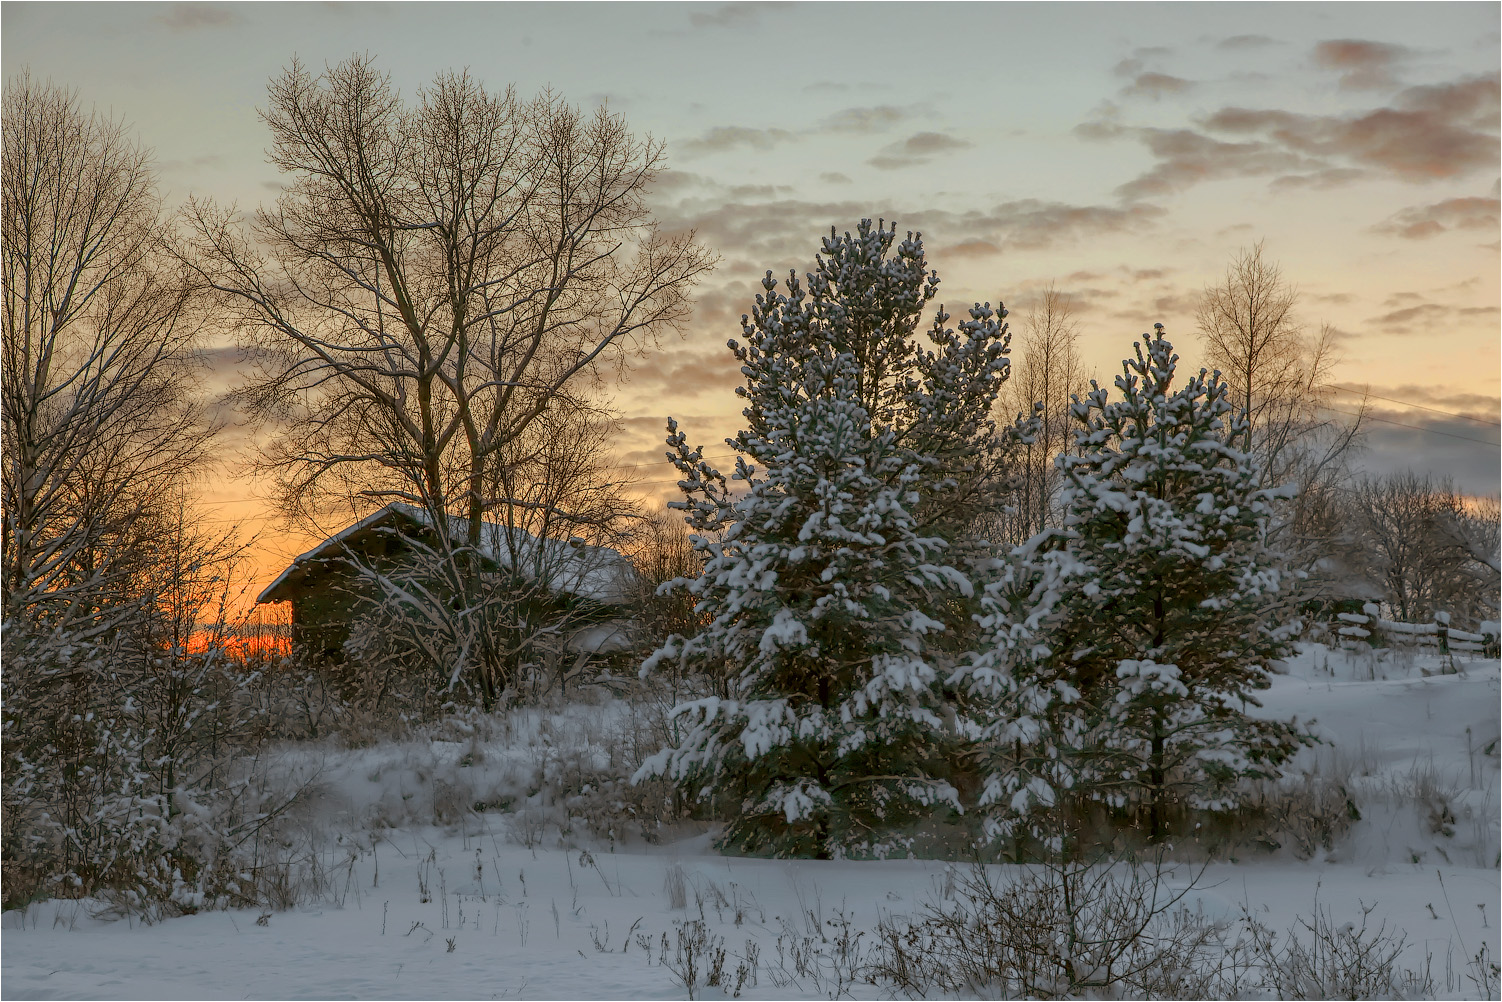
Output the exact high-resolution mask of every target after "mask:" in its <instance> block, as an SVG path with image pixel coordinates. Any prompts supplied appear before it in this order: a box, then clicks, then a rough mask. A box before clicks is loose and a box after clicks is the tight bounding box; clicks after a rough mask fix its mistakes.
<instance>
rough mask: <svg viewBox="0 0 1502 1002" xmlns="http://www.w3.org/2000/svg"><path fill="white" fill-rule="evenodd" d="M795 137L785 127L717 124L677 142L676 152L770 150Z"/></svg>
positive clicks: (699, 154) (697, 154) (691, 154)
mask: <svg viewBox="0 0 1502 1002" xmlns="http://www.w3.org/2000/svg"><path fill="white" fill-rule="evenodd" d="M796 138H797V137H796V136H795V135H794V134H793V133H791V132H788V131H787V130H786V129H750V128H747V127H745V126H743V125H717V126H715V127H714V128H712V129H710V130H709V131H708V132H706V133H704V135H702V136H698V137H696V138H693V139H685V140H683V141H682V142H680V143H679V144H678V147H677V148H678V152H679V153H682V154H683V155H685V156H703V155H705V154H709V153H724V152H726V151H729V150H736V149H751V150H757V151H762V152H764V151H766V150H770V149H771V148H772V147H774V146H776V145H777V144H779V143H786V142H791V141H792V140H794V139H796Z"/></svg>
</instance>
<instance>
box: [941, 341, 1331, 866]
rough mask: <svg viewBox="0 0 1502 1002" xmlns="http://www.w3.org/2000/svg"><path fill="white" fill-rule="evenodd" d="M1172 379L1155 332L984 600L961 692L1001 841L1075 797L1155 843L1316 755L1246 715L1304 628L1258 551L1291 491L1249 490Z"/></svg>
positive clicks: (1095, 393)
mask: <svg viewBox="0 0 1502 1002" xmlns="http://www.w3.org/2000/svg"><path fill="white" fill-rule="evenodd" d="M1177 364H1178V356H1177V355H1175V354H1173V346H1172V345H1171V344H1170V343H1169V342H1168V341H1167V339H1166V338H1165V337H1164V336H1163V328H1162V325H1157V326H1156V332H1155V333H1154V334H1152V335H1148V337H1147V343H1146V346H1145V348H1144V346H1143V345H1142V344H1138V345H1136V358H1135V360H1131V359H1129V360H1127V361H1125V362H1124V363H1123V367H1122V368H1123V374H1122V375H1121V376H1119V377H1117V379H1116V387H1117V389H1118V391H1119V393H1120V397H1121V398H1120V399H1119V400H1117V401H1114V402H1112V401H1108V393H1107V391H1106V390H1105V389H1103V388H1101V387H1100V386H1099V385H1097V384H1094V383H1092V384H1091V391H1090V392H1089V393H1088V394H1086V395H1085V396H1084V398H1083V399H1076V401H1075V403H1074V405H1073V407H1072V414H1073V417H1074V419H1075V420H1076V422H1077V423H1078V425H1079V427H1078V428H1077V430H1076V433H1075V449H1074V450H1073V453H1074V454H1064V455H1061V456H1060V457H1059V458H1058V461H1057V462H1058V465H1059V468H1060V470H1061V472H1062V473H1063V476H1064V478H1065V480H1066V487H1065V490H1064V505H1065V508H1066V511H1067V515H1066V518H1065V522H1064V526H1063V528H1062V529H1061V530H1057V531H1055V530H1049V531H1047V532H1045V533H1043V534H1040V535H1039V536H1037V537H1035V538H1034V539H1033V540H1032V541H1030V542H1029V543H1028V544H1026V545H1025V546H1023V547H1020V548H1019V549H1018V551H1017V553H1016V564H1015V567H1014V568H1013V570H1012V572H1011V573H1010V574H1009V575H1007V576H1004V577H1002V578H1000V579H999V580H998V581H996V582H995V583H993V584H992V585H991V586H990V588H988V590H987V592H986V595H985V596H984V598H983V601H982V604H983V606H984V611H985V619H984V623H985V626H986V627H987V630H988V645H989V646H988V649H987V650H986V652H985V654H984V655H983V656H980V657H977V658H976V659H975V661H974V663H973V664H972V665H970V666H968V667H967V668H966V669H965V670H963V671H962V672H961V676H962V677H964V678H965V679H966V680H967V683H968V684H967V689H968V690H969V691H970V692H971V693H973V694H975V695H976V696H979V697H980V698H982V699H984V700H989V702H990V706H991V708H992V711H993V714H994V715H993V716H992V717H991V719H990V720H989V721H988V722H987V723H986V726H985V729H984V731H983V740H984V743H985V745H986V747H987V748H988V752H989V757H990V762H989V769H988V780H987V783H986V785H985V788H984V790H983V794H982V800H983V802H984V803H986V804H989V805H994V806H996V807H997V808H999V809H1000V811H999V813H1000V815H1001V817H1002V821H1003V824H1002V825H1001V830H1002V831H1003V832H1004V831H1006V830H1007V827H1008V826H1007V824H1006V823H1005V822H1006V821H1007V820H1009V819H1010V820H1015V819H1016V818H1017V817H1019V816H1020V815H1022V814H1025V813H1026V812H1027V811H1029V810H1031V809H1035V808H1038V807H1049V806H1052V805H1055V804H1057V803H1060V802H1061V801H1063V800H1064V799H1065V798H1066V797H1069V796H1072V795H1083V796H1086V797H1089V798H1091V799H1096V800H1101V801H1104V802H1106V803H1108V804H1110V805H1112V806H1115V807H1131V808H1142V807H1145V808H1146V818H1145V821H1146V824H1147V828H1148V834H1149V836H1150V837H1151V838H1152V839H1154V840H1156V839H1160V838H1161V837H1162V836H1163V835H1164V834H1165V833H1166V825H1167V821H1168V817H1167V812H1168V811H1169V810H1170V808H1171V807H1173V806H1176V805H1186V806H1190V807H1196V808H1210V809H1224V808H1228V807H1230V806H1232V805H1233V804H1234V797H1235V788H1236V785H1237V783H1238V782H1239V781H1240V780H1243V779H1247V778H1256V777H1272V776H1276V775H1277V774H1278V768H1279V766H1280V765H1281V764H1282V763H1283V762H1285V761H1287V759H1288V758H1289V757H1290V756H1291V755H1292V754H1293V752H1294V751H1295V750H1296V749H1297V748H1298V747H1299V746H1300V745H1301V744H1304V743H1308V742H1309V741H1311V740H1312V739H1311V738H1310V737H1309V736H1308V735H1307V734H1306V733H1305V732H1303V731H1302V730H1300V729H1299V727H1298V726H1297V723H1296V722H1282V721H1269V720H1259V719H1254V718H1252V717H1250V716H1248V715H1247V712H1246V711H1247V709H1248V707H1251V706H1257V705H1259V704H1258V703H1257V700H1256V698H1255V696H1254V693H1255V692H1256V691H1257V690H1261V689H1265V688H1267V686H1268V673H1269V671H1270V670H1271V663H1272V662H1273V661H1275V660H1277V659H1279V658H1281V657H1284V656H1286V655H1287V654H1289V653H1290V652H1291V647H1290V644H1291V640H1292V638H1293V636H1294V635H1295V634H1296V632H1297V629H1298V623H1297V621H1296V620H1295V619H1293V618H1292V615H1291V608H1292V604H1293V603H1292V594H1291V593H1292V590H1293V584H1294V578H1293V576H1292V575H1290V574H1289V573H1288V572H1287V571H1286V570H1284V569H1283V567H1282V566H1281V561H1280V559H1279V558H1278V556H1277V554H1275V553H1273V552H1271V551H1270V550H1269V548H1268V546H1267V542H1266V537H1267V533H1268V529H1269V524H1270V522H1271V521H1272V519H1273V516H1274V511H1275V506H1276V505H1277V504H1278V502H1279V501H1280V500H1281V499H1283V498H1286V497H1287V495H1288V491H1287V490H1286V489H1280V488H1263V487H1259V485H1258V483H1259V476H1258V471H1257V469H1256V467H1255V465H1254V463H1253V462H1252V460H1251V458H1250V457H1249V456H1248V455H1247V454H1246V453H1245V452H1244V451H1241V449H1239V448H1238V444H1237V443H1240V442H1243V441H1244V439H1245V428H1246V425H1245V420H1246V419H1245V416H1244V414H1243V415H1238V414H1235V413H1234V412H1233V407H1232V404H1231V402H1230V400H1229V394H1228V387H1227V385H1226V383H1225V382H1224V381H1222V379H1221V378H1220V374H1219V373H1216V374H1214V375H1211V376H1207V374H1206V373H1205V372H1204V371H1203V370H1201V371H1200V373H1199V374H1198V375H1197V376H1195V377H1193V378H1190V379H1189V380H1187V381H1186V382H1184V383H1183V385H1182V386H1180V387H1177V388H1175V387H1174V385H1173V382H1174V377H1175V371H1176V367H1177Z"/></svg>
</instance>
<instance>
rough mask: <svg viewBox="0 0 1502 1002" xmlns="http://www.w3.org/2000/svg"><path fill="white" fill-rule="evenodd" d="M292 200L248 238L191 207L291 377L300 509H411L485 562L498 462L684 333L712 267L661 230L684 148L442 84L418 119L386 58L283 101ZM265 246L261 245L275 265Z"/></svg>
mask: <svg viewBox="0 0 1502 1002" xmlns="http://www.w3.org/2000/svg"><path fill="white" fill-rule="evenodd" d="M262 119H263V120H264V121H265V122H266V124H267V125H268V126H269V127H270V129H271V133H272V148H271V159H272V162H273V163H275V164H276V165H277V167H278V168H280V169H281V170H282V171H283V172H284V173H285V174H287V175H289V177H290V180H291V183H290V186H289V188H288V189H287V190H286V192H285V193H284V194H283V195H282V197H281V198H280V200H279V201H278V203H277V205H276V207H275V208H273V209H269V210H262V211H260V212H259V213H258V214H257V216H256V220H255V224H254V226H253V227H252V231H251V234H250V235H246V234H245V233H244V232H242V231H241V230H239V229H238V228H237V227H235V226H234V225H232V221H231V214H230V213H228V212H224V211H220V210H217V209H215V208H214V207H213V206H211V205H206V204H198V205H195V206H194V207H193V215H194V219H195V222H196V229H197V231H198V234H199V237H200V240H201V243H202V245H203V249H204V250H205V251H207V252H208V254H207V255H206V259H207V260H209V261H211V262H212V264H210V265H206V266H205V267H204V268H203V269H202V272H201V273H202V275H203V277H204V278H205V279H207V280H208V282H209V284H210V285H211V286H212V287H213V288H214V289H215V290H217V291H218V292H219V293H220V294H221V295H222V296H223V298H224V301H225V303H226V305H227V306H229V307H230V309H231V310H232V316H233V319H235V320H236V321H238V322H239V323H240V325H241V327H242V329H243V330H245V331H246V332H247V334H248V335H249V336H250V337H251V339H252V341H253V343H254V345H255V346H256V347H258V348H260V349H261V350H263V351H264V352H267V353H268V355H267V357H268V358H270V359H272V360H273V363H272V364H269V365H268V367H267V368H266V369H265V371H264V372H263V374H262V378H261V379H259V381H257V382H256V383H255V385H254V386H253V387H252V388H251V391H250V396H251V399H252V400H253V402H254V403H255V404H256V405H257V406H258V407H259V409H260V412H261V413H262V414H278V415H281V416H284V417H287V416H290V417H291V418H292V419H293V420H292V421H291V422H290V424H289V427H290V429H291V430H290V431H289V432H288V433H287V434H284V435H283V436H282V437H281V438H280V439H279V441H278V444H277V446H276V447H275V448H274V449H273V451H272V452H271V453H270V455H269V456H268V457H267V465H268V466H269V467H270V468H271V469H273V470H275V471H276V472H277V473H278V475H279V482H280V488H281V496H282V500H283V502H284V504H285V506H286V508H287V509H288V510H289V511H291V512H298V513H303V512H317V511H319V510H321V509H322V508H325V507H327V506H328V504H329V503H331V502H332V503H339V502H342V501H344V500H345V499H347V498H349V497H350V496H351V495H354V496H357V497H361V498H364V499H365V503H366V504H370V503H371V502H375V503H379V502H381V501H389V500H396V499H400V500H403V501H406V502H408V503H411V504H415V505H419V506H421V507H424V508H426V509H427V510H429V511H431V512H432V513H433V514H434V515H435V517H436V518H437V520H438V522H439V524H440V525H442V524H443V523H444V520H445V518H446V516H447V515H448V514H450V513H452V514H456V515H461V516H462V517H465V518H466V519H467V520H468V521H467V525H468V526H469V530H468V531H469V536H470V538H469V539H468V540H466V541H465V542H467V543H468V545H471V546H474V545H476V544H477V543H478V539H479V537H478V533H479V531H480V529H479V527H480V525H481V521H482V516H483V515H485V514H486V513H487V512H490V511H492V510H494V509H496V508H497V507H500V506H503V505H504V504H505V503H507V501H508V499H507V498H506V497H504V496H498V495H496V494H494V493H492V490H491V489H492V488H494V487H495V486H496V483H497V480H496V478H495V477H494V476H493V471H492V469H491V468H492V466H494V465H495V464H498V463H499V464H502V465H504V463H505V462H506V460H505V458H504V454H505V453H506V451H507V450H508V449H510V448H511V443H513V442H514V441H516V440H517V439H519V438H520V437H522V436H523V433H524V432H525V431H526V430H527V428H528V427H529V426H530V425H531V424H532V423H533V422H534V421H537V420H538V419H539V418H540V417H541V415H543V413H544V412H545V411H546V410H547V409H548V407H549V406H550V405H551V403H552V402H553V401H554V400H555V399H557V398H559V397H561V396H565V395H569V394H575V395H577V394H579V393H580V390H581V388H582V387H586V386H587V385H588V384H590V383H591V381H592V380H594V379H595V378H597V377H598V375H599V372H600V367H601V366H602V365H604V364H606V363H611V362H616V363H618V362H620V361H622V360H623V359H624V358H625V357H626V356H628V355H629V354H631V353H632V352H634V351H638V350H640V349H642V348H643V347H645V346H646V345H648V344H650V343H651V342H652V340H653V339H654V338H655V337H656V336H657V335H658V334H660V332H661V331H663V330H665V329H669V328H673V327H675V326H677V325H678V324H680V323H681V322H682V321H683V320H684V318H685V317H686V315H687V311H688V307H689V301H688V298H687V293H688V291H689V289H690V288H691V286H692V285H693V283H694V282H695V281H696V279H697V278H698V276H699V275H700V274H702V273H703V272H704V271H706V270H707V269H708V268H709V267H710V266H711V265H712V263H713V262H712V260H711V258H710V255H708V254H707V253H706V252H705V250H704V249H703V248H702V247H701V246H700V245H699V244H698V243H696V242H695V241H694V239H693V237H692V235H691V234H689V235H678V236H665V235H663V234H661V233H659V232H658V230H657V229H656V227H655V225H654V224H653V222H652V219H651V215H650V212H649V210H648V209H647V206H646V202H645V195H646V192H647V190H648V189H649V187H650V186H651V183H652V181H653V179H654V178H655V177H656V176H657V174H658V173H659V171H660V170H661V169H662V163H663V159H662V158H663V147H662V144H661V143H658V142H655V141H653V140H651V139H646V140H639V139H637V138H635V137H634V136H632V135H631V133H630V132H629V131H628V129H627V127H626V125H625V123H624V121H623V120H622V119H621V118H619V117H618V116H613V115H610V114H609V113H607V112H606V111H605V110H604V109H600V110H599V111H597V112H595V113H594V114H593V115H592V116H586V115H582V114H581V113H580V112H579V111H578V110H576V109H575V108H573V107H572V106H570V105H568V104H567V103H565V102H564V101H562V100H561V99H559V98H557V97H556V96H554V95H552V94H550V93H545V94H543V95H541V96H540V97H538V98H537V99H535V100H533V101H531V102H522V101H519V100H518V99H517V98H516V96H515V94H514V93H513V92H512V91H509V90H508V91H506V92H505V93H503V94H494V93H489V92H487V91H486V90H485V89H484V88H483V87H482V86H480V85H479V84H478V83H477V82H476V81H475V80H474V79H472V78H471V77H470V76H469V75H468V74H467V73H465V74H453V73H448V74H441V75H439V76H438V77H437V79H436V80H435V81H434V83H433V84H432V85H431V86H430V87H428V88H425V89H423V90H422V91H421V92H420V93H419V96H418V100H417V103H416V104H415V106H408V105H407V104H405V103H404V102H403V101H402V99H401V97H400V96H399V95H398V94H397V93H396V92H395V90H393V88H392V87H391V84H390V81H389V78H388V77H387V76H385V75H382V74H380V73H378V72H377V71H376V69H375V67H374V65H373V63H372V61H371V60H370V59H369V58H368V57H355V58H352V59H350V60H348V61H346V62H344V63H341V64H339V65H338V66H335V67H331V68H329V69H328V70H327V71H326V72H325V73H324V74H322V75H320V76H317V77H314V76H313V75H312V74H310V73H309V72H308V70H307V69H305V68H304V67H303V66H302V65H301V64H300V63H298V62H296V61H294V62H293V63H292V65H291V66H290V67H289V68H288V69H287V70H286V71H285V72H284V73H283V74H282V75H281V76H280V77H278V78H276V79H274V80H273V81H272V82H271V86H270V92H269V106H268V108H267V109H266V110H265V111H263V112H262ZM260 248H264V250H261V249H260Z"/></svg>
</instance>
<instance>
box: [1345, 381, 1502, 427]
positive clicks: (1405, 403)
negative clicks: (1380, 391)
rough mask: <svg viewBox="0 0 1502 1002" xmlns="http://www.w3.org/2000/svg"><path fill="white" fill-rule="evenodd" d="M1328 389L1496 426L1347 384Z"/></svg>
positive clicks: (1476, 418)
mask: <svg viewBox="0 0 1502 1002" xmlns="http://www.w3.org/2000/svg"><path fill="white" fill-rule="evenodd" d="M1330 389H1332V390H1341V391H1343V392H1345V393H1359V394H1361V395H1362V396H1365V397H1371V398H1372V399H1373V400H1385V401H1387V402H1388V403H1390V404H1402V405H1403V406H1404V407H1417V408H1418V409H1419V410H1421V411H1433V412H1434V413H1436V414H1446V415H1449V416H1450V417H1453V418H1460V419H1461V420H1464V421H1474V422H1476V423H1477V424H1479V425H1484V426H1486V427H1488V428H1495V427H1497V422H1495V421H1486V420H1483V419H1482V418H1478V417H1471V415H1469V414H1458V413H1456V412H1455V411H1443V410H1440V409H1439V408H1438V407H1426V406H1424V405H1423V404H1416V403H1414V402H1413V401H1412V400H1398V399H1397V398H1395V397H1379V396H1377V394H1375V393H1368V392H1367V391H1365V390H1353V389H1351V388H1350V387H1349V386H1336V385H1335V384H1334V383H1331V384H1330Z"/></svg>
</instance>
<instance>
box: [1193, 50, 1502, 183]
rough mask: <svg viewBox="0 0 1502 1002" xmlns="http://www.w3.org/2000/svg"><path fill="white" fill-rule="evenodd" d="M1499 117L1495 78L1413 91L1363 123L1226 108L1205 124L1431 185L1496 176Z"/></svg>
mask: <svg viewBox="0 0 1502 1002" xmlns="http://www.w3.org/2000/svg"><path fill="white" fill-rule="evenodd" d="M1498 109H1499V101H1498V79H1497V77H1496V76H1495V75H1493V76H1489V77H1471V78H1468V79H1464V80H1457V81H1455V82H1453V83H1449V84H1443V85H1439V86H1433V87H1410V88H1408V89H1407V90H1405V91H1403V92H1402V93H1400V94H1399V95H1398V97H1397V100H1396V102H1395V106H1394V107H1387V108H1378V109H1376V110H1374V111H1369V112H1365V113H1362V114H1357V115H1351V116H1333V115H1303V114H1296V113H1294V112H1288V111H1260V110H1253V109H1249V108H1224V109H1222V110H1220V111H1218V112H1216V113H1215V114H1213V115H1211V116H1210V117H1209V118H1207V119H1205V121H1204V123H1203V124H1204V126H1205V127H1206V128H1207V129H1208V130H1210V131H1212V132H1222V133H1230V134H1233V135H1256V136H1261V137H1263V138H1264V140H1265V141H1267V142H1269V143H1271V144H1272V145H1274V146H1276V147H1278V148H1280V149H1282V150H1283V151H1285V152H1287V153H1289V154H1297V155H1300V156H1306V157H1313V158H1318V159H1320V160H1323V161H1325V162H1327V163H1328V162H1329V161H1332V160H1343V161H1348V162H1350V163H1354V164H1356V165H1358V166H1363V167H1373V168H1377V169H1379V170H1382V171H1385V172H1387V173H1388V174H1391V175H1393V176H1395V177H1397V178H1399V179H1401V180H1404V181H1428V180H1433V179H1439V178H1452V177H1459V176H1462V175H1464V174H1469V173H1471V172H1473V171H1476V170H1480V169H1495V167H1496V164H1497V118H1498V114H1499V110H1498Z"/></svg>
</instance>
